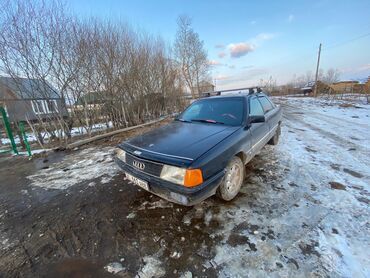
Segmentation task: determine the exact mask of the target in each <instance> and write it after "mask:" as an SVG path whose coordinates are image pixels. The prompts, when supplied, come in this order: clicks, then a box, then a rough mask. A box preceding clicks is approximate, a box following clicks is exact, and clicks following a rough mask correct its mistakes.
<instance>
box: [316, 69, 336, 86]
mask: <svg viewBox="0 0 370 278" xmlns="http://www.w3.org/2000/svg"><path fill="white" fill-rule="evenodd" d="M339 78H340V72H339V71H338V70H337V69H333V68H330V69H328V70H327V72H326V74H324V76H323V77H322V79H321V81H322V82H324V83H326V84H333V83H334V82H338V81H339Z"/></svg>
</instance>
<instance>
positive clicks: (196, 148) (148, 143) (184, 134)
mask: <svg viewBox="0 0 370 278" xmlns="http://www.w3.org/2000/svg"><path fill="white" fill-rule="evenodd" d="M239 128H240V127H234V126H224V125H216V124H207V123H187V122H179V121H174V122H172V123H170V124H168V125H165V126H162V127H160V128H157V129H154V130H152V131H150V132H148V133H145V134H143V135H140V136H137V137H134V138H132V139H130V140H128V141H126V142H124V143H123V145H126V148H125V149H128V151H129V152H134V154H136V155H138V156H141V157H146V158H148V159H150V158H151V159H154V160H161V161H163V158H173V159H180V160H185V161H193V160H195V159H197V158H198V157H200V156H201V155H202V154H203V153H205V152H206V151H208V150H209V149H211V148H212V147H213V146H215V145H216V144H218V143H219V142H220V141H222V140H223V139H225V138H226V137H228V136H229V135H230V134H232V133H233V132H235V131H236V130H237V129H239ZM135 150H136V151H135ZM153 156H154V157H153ZM161 157H162V158H161Z"/></svg>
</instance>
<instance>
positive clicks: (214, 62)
mask: <svg viewBox="0 0 370 278" xmlns="http://www.w3.org/2000/svg"><path fill="white" fill-rule="evenodd" d="M208 65H210V66H213V67H215V66H221V65H222V64H221V63H220V62H219V61H216V60H209V61H208Z"/></svg>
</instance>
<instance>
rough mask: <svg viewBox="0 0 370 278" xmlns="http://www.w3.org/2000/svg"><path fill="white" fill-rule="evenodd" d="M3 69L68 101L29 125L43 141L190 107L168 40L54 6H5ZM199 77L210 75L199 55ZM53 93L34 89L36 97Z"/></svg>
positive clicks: (1, 17)
mask: <svg viewBox="0 0 370 278" xmlns="http://www.w3.org/2000/svg"><path fill="white" fill-rule="evenodd" d="M0 4H1V10H0V70H1V72H2V73H5V74H7V75H10V76H12V77H24V78H28V79H36V80H41V81H42V82H41V84H50V85H52V87H55V88H56V92H55V93H56V94H58V96H59V98H60V99H62V100H65V102H66V105H67V106H68V111H69V117H68V118H66V117H65V115H63V114H62V113H60V114H53V115H50V116H48V118H41V117H40V118H39V120H38V121H37V122H36V123H32V122H29V124H30V125H31V129H32V131H34V132H35V133H37V134H38V135H39V136H38V138H40V141H39V142H40V144H43V140H42V139H43V137H45V136H47V137H49V138H56V139H57V140H59V141H60V143H63V142H66V141H68V140H70V138H71V132H72V128H73V127H75V128H78V129H80V130H81V132H84V133H87V134H89V135H91V134H92V131H93V129H94V126H95V125H96V124H102V123H103V124H105V125H106V126H107V127H114V128H119V127H126V126H129V125H134V124H138V123H142V122H144V121H146V120H149V119H153V118H155V117H158V116H161V115H164V114H168V113H173V112H175V111H177V110H179V109H181V108H182V107H183V106H184V103H183V100H182V98H181V93H182V88H183V82H182V79H181V75H180V71H179V69H178V67H177V65H176V64H174V63H173V59H172V55H171V52H170V51H169V47H168V46H167V45H166V43H165V42H164V41H163V40H162V39H161V38H155V37H153V36H150V35H148V34H146V33H144V32H137V31H134V30H133V29H131V28H130V27H129V26H128V25H127V24H123V23H121V22H115V23H112V22H109V21H100V20H97V19H87V20H79V19H77V18H75V17H73V16H70V15H67V14H66V12H65V7H64V5H62V4H60V2H58V1H57V0H56V1H52V2H49V3H48V4H46V2H43V1H42V0H40V1H35V2H31V1H22V0H15V1H10V0H9V1H4V2H0ZM196 58H197V59H195V60H196V61H197V62H196V63H194V65H193V68H196V71H194V72H195V73H196V74H197V75H194V76H195V80H200V79H201V78H202V77H203V72H204V68H203V67H202V64H201V63H199V61H200V60H202V59H204V58H202V57H201V58H200V57H199V55H198V56H197V57H196ZM40 92H41V93H43V94H44V95H42V97H43V98H48V97H49V96H48V95H47V92H43V90H42V88H33V89H32V90H31V92H29V93H30V94H31V95H30V96H28V97H30V98H32V97H36V96H37V94H40Z"/></svg>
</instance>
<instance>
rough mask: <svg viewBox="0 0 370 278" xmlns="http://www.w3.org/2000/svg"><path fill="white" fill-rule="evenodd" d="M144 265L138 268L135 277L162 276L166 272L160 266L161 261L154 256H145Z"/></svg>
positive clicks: (150, 277)
mask: <svg viewBox="0 0 370 278" xmlns="http://www.w3.org/2000/svg"><path fill="white" fill-rule="evenodd" d="M143 261H144V266H143V267H142V268H141V269H140V270H139V272H138V274H137V275H136V278H152V277H162V276H164V275H165V274H166V272H165V270H164V269H163V267H162V266H161V264H162V263H161V261H159V260H158V259H157V258H156V257H152V256H146V257H144V258H143Z"/></svg>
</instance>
